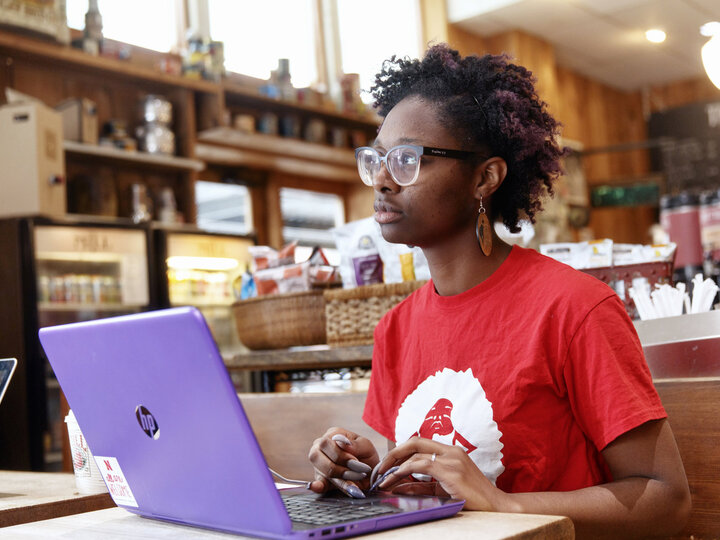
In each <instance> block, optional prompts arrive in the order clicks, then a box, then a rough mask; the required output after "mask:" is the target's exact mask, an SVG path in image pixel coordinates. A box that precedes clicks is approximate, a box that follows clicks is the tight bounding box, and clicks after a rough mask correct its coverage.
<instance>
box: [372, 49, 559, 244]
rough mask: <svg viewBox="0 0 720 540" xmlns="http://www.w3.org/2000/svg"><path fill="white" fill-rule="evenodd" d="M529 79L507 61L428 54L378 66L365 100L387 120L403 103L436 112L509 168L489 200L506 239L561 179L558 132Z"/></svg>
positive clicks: (470, 142) (436, 52) (444, 52)
mask: <svg viewBox="0 0 720 540" xmlns="http://www.w3.org/2000/svg"><path fill="white" fill-rule="evenodd" d="M534 82H535V80H534V78H533V77H532V74H531V73H530V71H528V70H527V69H525V68H524V67H522V66H518V65H515V64H512V63H510V62H509V59H508V57H506V56H504V55H502V56H494V55H489V54H488V55H485V56H475V55H472V56H466V57H464V58H463V57H461V56H460V54H459V53H458V52H457V51H455V50H453V49H451V48H450V47H448V46H447V45H445V44H438V45H434V46H432V47H430V48H429V49H428V51H427V52H426V54H425V57H424V58H423V59H422V60H418V59H413V60H411V59H408V58H397V57H396V56H393V57H392V58H390V59H389V60H386V61H385V62H384V63H383V67H382V70H381V71H380V73H378V74H377V76H376V78H375V84H374V86H373V87H372V88H371V89H370V92H371V94H372V96H373V98H374V100H375V104H374V105H375V107H376V108H377V109H378V112H379V113H380V115H381V116H383V117H385V116H387V114H388V113H389V112H390V110H391V109H392V108H393V107H394V106H395V105H397V104H398V103H399V102H400V101H402V100H403V99H405V98H406V97H408V96H415V97H419V98H421V99H423V100H426V101H428V102H431V103H433V104H435V105H436V106H437V111H438V114H439V117H440V119H441V121H443V122H445V123H446V125H447V126H448V127H449V128H450V129H451V130H453V131H455V132H457V133H459V134H460V136H461V138H465V139H466V140H467V142H468V145H469V147H470V148H477V149H484V150H486V151H489V152H490V153H491V155H493V156H499V157H501V158H503V159H504V160H505V162H506V163H507V168H508V169H507V176H506V177H505V180H504V182H503V183H502V184H501V186H500V188H499V189H498V190H497V191H496V192H495V193H494V194H493V204H492V208H493V214H494V215H493V218H494V219H498V218H502V221H503V223H504V224H505V225H506V226H507V228H508V229H509V230H510V231H511V232H518V231H519V230H520V228H519V225H518V221H519V220H520V219H522V217H523V216H524V217H527V218H528V219H529V220H530V221H531V222H534V221H535V219H534V217H535V213H536V212H538V211H540V210H541V209H542V204H541V197H542V196H543V195H544V194H545V191H546V190H547V192H548V193H550V194H552V192H553V191H552V184H553V182H554V180H555V179H556V178H557V177H558V175H560V174H561V172H562V169H561V166H560V158H561V157H562V156H563V155H564V151H563V149H562V148H560V146H559V145H558V139H557V135H558V130H559V124H558V123H557V122H556V121H555V119H554V118H553V117H552V116H550V114H548V112H547V110H546V107H547V105H546V104H545V103H544V102H543V101H541V100H540V98H539V97H538V95H537V93H536V91H535V86H534Z"/></svg>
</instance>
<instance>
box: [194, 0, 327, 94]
mask: <svg viewBox="0 0 720 540" xmlns="http://www.w3.org/2000/svg"><path fill="white" fill-rule="evenodd" d="M208 11H209V19H210V35H211V36H212V39H213V40H216V41H222V42H223V44H224V53H225V70H226V71H235V72H238V73H243V74H245V75H250V76H252V77H257V78H259V79H268V78H270V71H272V70H274V69H276V68H277V67H278V59H280V58H287V59H289V60H290V74H291V76H292V84H293V86H294V87H295V88H302V87H305V86H309V85H310V84H312V83H313V82H315V81H316V80H317V65H316V64H317V63H316V55H315V30H314V20H313V19H314V17H313V13H314V2H313V0H263V1H262V2H258V1H257V0H209V2H208Z"/></svg>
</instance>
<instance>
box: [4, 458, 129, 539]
mask: <svg viewBox="0 0 720 540" xmlns="http://www.w3.org/2000/svg"><path fill="white" fill-rule="evenodd" d="M114 506H115V503H114V502H113V501H112V499H111V498H110V495H108V494H107V493H100V494H98V495H81V494H80V493H78V490H77V487H76V486H75V475H73V474H68V473H38V472H24V471H0V527H7V526H9V525H16V524H19V523H28V522H31V521H38V520H43V519H50V518H54V517H58V516H67V515H70V514H78V513H80V512H91V511H94V510H100V509H103V508H111V507H114Z"/></svg>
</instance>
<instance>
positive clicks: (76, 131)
mask: <svg viewBox="0 0 720 540" xmlns="http://www.w3.org/2000/svg"><path fill="white" fill-rule="evenodd" d="M55 110H56V111H59V112H60V113H61V114H62V123H63V137H64V139H65V140H66V141H77V142H81V143H87V144H97V143H98V133H99V127H98V117H97V106H96V105H95V102H94V101H91V100H89V99H86V98H71V99H66V100H65V101H62V102H60V103H59V104H58V105H56V106H55Z"/></svg>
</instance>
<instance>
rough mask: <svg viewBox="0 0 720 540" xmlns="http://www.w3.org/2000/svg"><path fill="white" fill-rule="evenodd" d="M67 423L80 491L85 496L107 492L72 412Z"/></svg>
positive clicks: (76, 482) (66, 419) (74, 468)
mask: <svg viewBox="0 0 720 540" xmlns="http://www.w3.org/2000/svg"><path fill="white" fill-rule="evenodd" d="M65 423H66V424H67V428H68V436H69V437H70V453H71V455H72V464H73V470H74V471H75V484H76V485H77V488H78V491H79V492H80V493H82V494H83V495H90V494H93V493H104V492H107V487H106V486H105V482H104V481H103V479H102V475H101V474H100V470H99V469H98V467H97V465H96V464H95V460H94V459H93V456H92V454H91V453H90V448H88V445H87V442H86V441H85V437H83V434H82V431H80V426H78V423H77V420H76V419H75V415H74V414H73V412H72V411H70V412H69V413H68V415H67V416H66V417H65Z"/></svg>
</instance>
